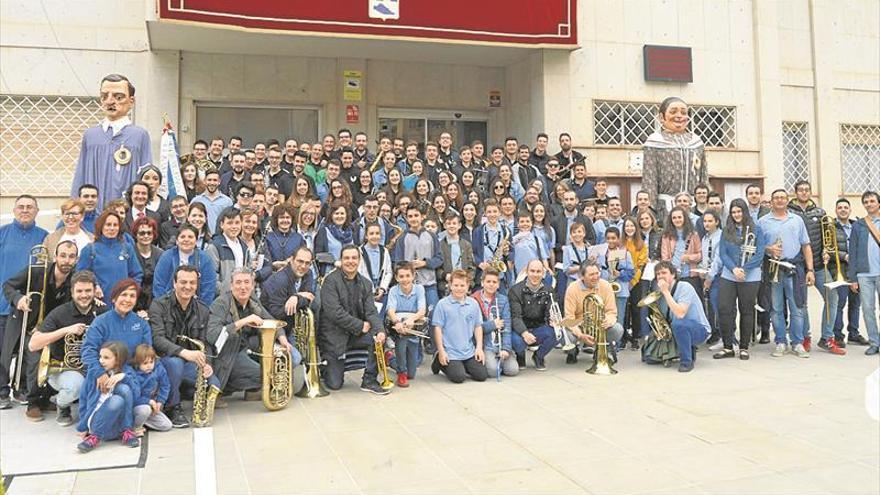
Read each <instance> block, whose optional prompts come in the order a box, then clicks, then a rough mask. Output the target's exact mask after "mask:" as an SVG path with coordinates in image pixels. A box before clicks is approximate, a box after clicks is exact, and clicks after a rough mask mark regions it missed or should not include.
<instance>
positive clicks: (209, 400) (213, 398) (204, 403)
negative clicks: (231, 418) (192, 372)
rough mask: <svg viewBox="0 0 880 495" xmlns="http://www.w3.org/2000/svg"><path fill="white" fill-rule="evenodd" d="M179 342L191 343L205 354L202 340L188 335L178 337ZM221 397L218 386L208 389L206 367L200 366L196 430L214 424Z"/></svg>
mask: <svg viewBox="0 0 880 495" xmlns="http://www.w3.org/2000/svg"><path fill="white" fill-rule="evenodd" d="M177 340H180V341H181V342H184V343H187V342H188V343H190V344H192V345H194V346H196V348H197V349H198V350H199V351H201V352H202V353H203V354H205V355H207V353H205V344H204V342H202V341H201V340H196V339H192V338H189V337H187V336H186V335H178V336H177ZM219 395H220V389H219V388H217V386H216V385H211V386H210V388H209V387H208V379H207V378H205V368H204V366H199V367H198V369H197V370H196V383H195V391H194V392H193V414H192V424H193V426H195V427H196V428H203V427H205V426H211V423H213V422H214V404H216V403H217V397H218V396H219Z"/></svg>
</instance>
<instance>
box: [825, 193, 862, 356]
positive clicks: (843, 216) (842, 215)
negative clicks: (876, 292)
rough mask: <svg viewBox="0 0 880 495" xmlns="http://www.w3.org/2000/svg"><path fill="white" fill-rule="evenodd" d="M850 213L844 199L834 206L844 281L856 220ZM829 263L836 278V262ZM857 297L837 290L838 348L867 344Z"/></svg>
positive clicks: (844, 288) (848, 203)
mask: <svg viewBox="0 0 880 495" xmlns="http://www.w3.org/2000/svg"><path fill="white" fill-rule="evenodd" d="M851 211H852V206H851V204H850V202H849V200H848V199H846V198H840V199H838V200H837V203H835V205H834V212H835V213H836V215H837V220H836V221H835V222H834V224H835V226H836V227H837V249H838V251H839V258H840V264H841V273H842V274H843V278H844V279H845V278H846V272H847V271H848V269H849V250H850V249H849V247H850V246H849V238H850V235H852V229H853V226H854V225H855V222H856V220H858V219H855V220H851V219H850V212H851ZM830 263H831V264H830V265H829V266H828V268H829V269H830V270H834V272H833V273H832V275H835V276H836V274H837V272H836V270H837V263H836V261H830ZM859 297H860V296H859V294H858V293H857V292H853V291H852V290H850V287H849V286H844V287H838V288H837V317H836V318H835V321H834V340H836V341H837V344H838V345H839V346H840V347H844V348H845V347H846V344H848V343H849V344H856V345H868V344H869V342H868V339H866V338H865V337H864V336H863V335H861V334H860V333H859V309H860V308H861V302H860V301H859ZM844 308H846V309H847V324H846V329H847V333H848V334H849V336H848V337H847V338H845V337H844V335H843V310H844Z"/></svg>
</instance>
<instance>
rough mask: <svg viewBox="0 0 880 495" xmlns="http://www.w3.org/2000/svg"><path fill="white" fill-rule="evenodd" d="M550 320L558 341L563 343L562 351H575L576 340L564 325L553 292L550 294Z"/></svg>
mask: <svg viewBox="0 0 880 495" xmlns="http://www.w3.org/2000/svg"><path fill="white" fill-rule="evenodd" d="M548 320H549V321H548V323H550V326H551V327H552V328H553V330H554V331H555V332H556V341H557V342H562V350H563V351H565V352H568V351H570V350H572V349H574V348H575V347H576V346H577V344H576V340H575V338H574V335H572V334H571V330H569V329H568V328H566V326H565V325H564V324H563V322H564V320H563V319H562V311H561V310H560V309H559V303H557V302H556V298H555V297H554V296H553V292H552V291H551V292H550V317H549V318H548Z"/></svg>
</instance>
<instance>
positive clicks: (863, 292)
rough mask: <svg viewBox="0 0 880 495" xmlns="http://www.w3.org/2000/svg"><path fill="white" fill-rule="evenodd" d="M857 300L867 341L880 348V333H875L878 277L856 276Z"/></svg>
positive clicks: (878, 288) (879, 279) (879, 278)
mask: <svg viewBox="0 0 880 495" xmlns="http://www.w3.org/2000/svg"><path fill="white" fill-rule="evenodd" d="M858 281H859V298H860V302H861V305H862V315H864V318H865V327H867V329H868V340H869V341H870V342H871V345H874V346H880V333H878V331H877V299H878V298H880V276H873V277H866V276H864V275H859V276H858Z"/></svg>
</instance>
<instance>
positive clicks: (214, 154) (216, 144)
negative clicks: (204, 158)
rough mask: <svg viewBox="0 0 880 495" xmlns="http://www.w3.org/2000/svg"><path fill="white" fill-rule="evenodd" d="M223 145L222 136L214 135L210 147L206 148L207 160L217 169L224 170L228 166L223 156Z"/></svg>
mask: <svg viewBox="0 0 880 495" xmlns="http://www.w3.org/2000/svg"><path fill="white" fill-rule="evenodd" d="M224 146H226V142H225V141H224V140H223V138H222V137H220V136H214V138H213V139H211V147H210V148H209V150H208V160H209V161H210V162H211V164H212V165H213V166H214V168H216V169H217V170H225V169H226V168H227V166H228V163H227V161H226V158H223V147H224ZM221 173H222V172H221Z"/></svg>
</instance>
